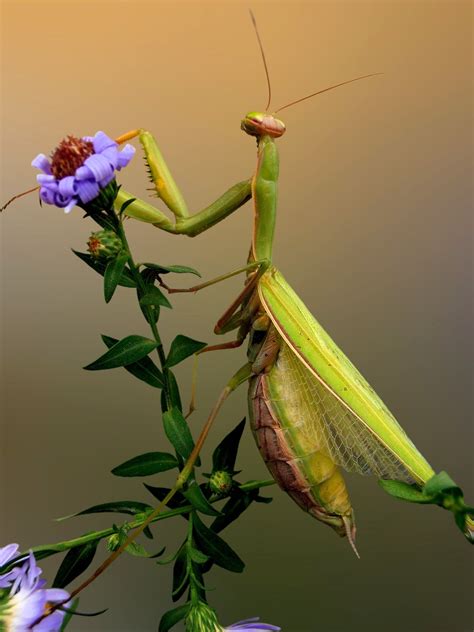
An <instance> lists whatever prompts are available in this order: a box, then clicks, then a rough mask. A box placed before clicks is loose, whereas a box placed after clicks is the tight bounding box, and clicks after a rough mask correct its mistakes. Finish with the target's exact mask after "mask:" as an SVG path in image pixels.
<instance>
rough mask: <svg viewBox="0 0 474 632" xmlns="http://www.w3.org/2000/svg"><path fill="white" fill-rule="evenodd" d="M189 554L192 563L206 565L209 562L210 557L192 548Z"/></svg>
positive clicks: (189, 548) (189, 549)
mask: <svg viewBox="0 0 474 632" xmlns="http://www.w3.org/2000/svg"><path fill="white" fill-rule="evenodd" d="M188 554H189V557H190V558H191V559H192V561H193V562H196V564H205V563H206V562H208V561H209V557H208V556H207V555H204V553H202V552H201V551H198V550H197V549H195V548H194V547H192V546H191V547H188Z"/></svg>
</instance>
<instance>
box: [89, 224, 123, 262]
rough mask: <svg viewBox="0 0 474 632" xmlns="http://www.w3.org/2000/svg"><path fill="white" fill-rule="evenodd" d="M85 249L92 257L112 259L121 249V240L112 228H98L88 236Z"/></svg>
mask: <svg viewBox="0 0 474 632" xmlns="http://www.w3.org/2000/svg"><path fill="white" fill-rule="evenodd" d="M87 250H88V251H89V252H90V253H91V255H92V256H93V257H94V259H112V258H113V257H115V256H116V255H118V253H119V252H120V251H121V250H122V240H121V239H120V237H119V236H118V235H116V234H115V233H114V231H113V230H99V231H98V232H96V233H92V234H91V236H90V237H89V240H88V242H87Z"/></svg>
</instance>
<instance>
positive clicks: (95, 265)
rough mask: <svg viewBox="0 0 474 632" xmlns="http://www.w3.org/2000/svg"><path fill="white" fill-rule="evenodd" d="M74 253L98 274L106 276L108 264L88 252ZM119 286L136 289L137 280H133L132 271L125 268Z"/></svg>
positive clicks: (76, 251) (74, 251)
mask: <svg viewBox="0 0 474 632" xmlns="http://www.w3.org/2000/svg"><path fill="white" fill-rule="evenodd" d="M73 253H74V254H75V255H76V256H77V257H79V259H81V261H84V263H86V264H87V265H88V266H89V267H91V268H92V269H93V270H95V271H96V272H97V273H98V274H100V275H101V276H104V274H105V269H106V267H107V264H105V263H104V262H103V261H101V260H100V259H99V260H96V259H94V257H93V256H92V255H89V254H87V253H86V252H79V251H78V250H73ZM118 285H122V286H124V287H136V283H135V279H134V278H133V276H132V273H131V272H130V270H127V269H126V268H124V270H123V272H122V275H121V277H120V280H119V282H118Z"/></svg>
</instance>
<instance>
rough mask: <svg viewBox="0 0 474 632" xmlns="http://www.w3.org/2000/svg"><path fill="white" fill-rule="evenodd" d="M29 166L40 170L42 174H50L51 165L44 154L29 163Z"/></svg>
mask: <svg viewBox="0 0 474 632" xmlns="http://www.w3.org/2000/svg"><path fill="white" fill-rule="evenodd" d="M31 166H32V167H35V169H41V171H43V173H47V174H50V173H51V164H50V162H49V160H48V158H47V157H46V156H45V155H44V154H38V155H37V156H36V158H34V159H33V160H32V161H31Z"/></svg>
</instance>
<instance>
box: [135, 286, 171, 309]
mask: <svg viewBox="0 0 474 632" xmlns="http://www.w3.org/2000/svg"><path fill="white" fill-rule="evenodd" d="M140 304H141V305H153V306H161V307H168V308H169V309H171V308H172V305H171V303H170V302H169V300H168V299H167V298H166V296H165V295H164V294H163V292H162V291H161V290H160V288H158V287H156V286H155V285H152V286H149V288H148V289H147V291H146V294H145V295H144V296H143V297H142V298H141V299H140Z"/></svg>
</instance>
